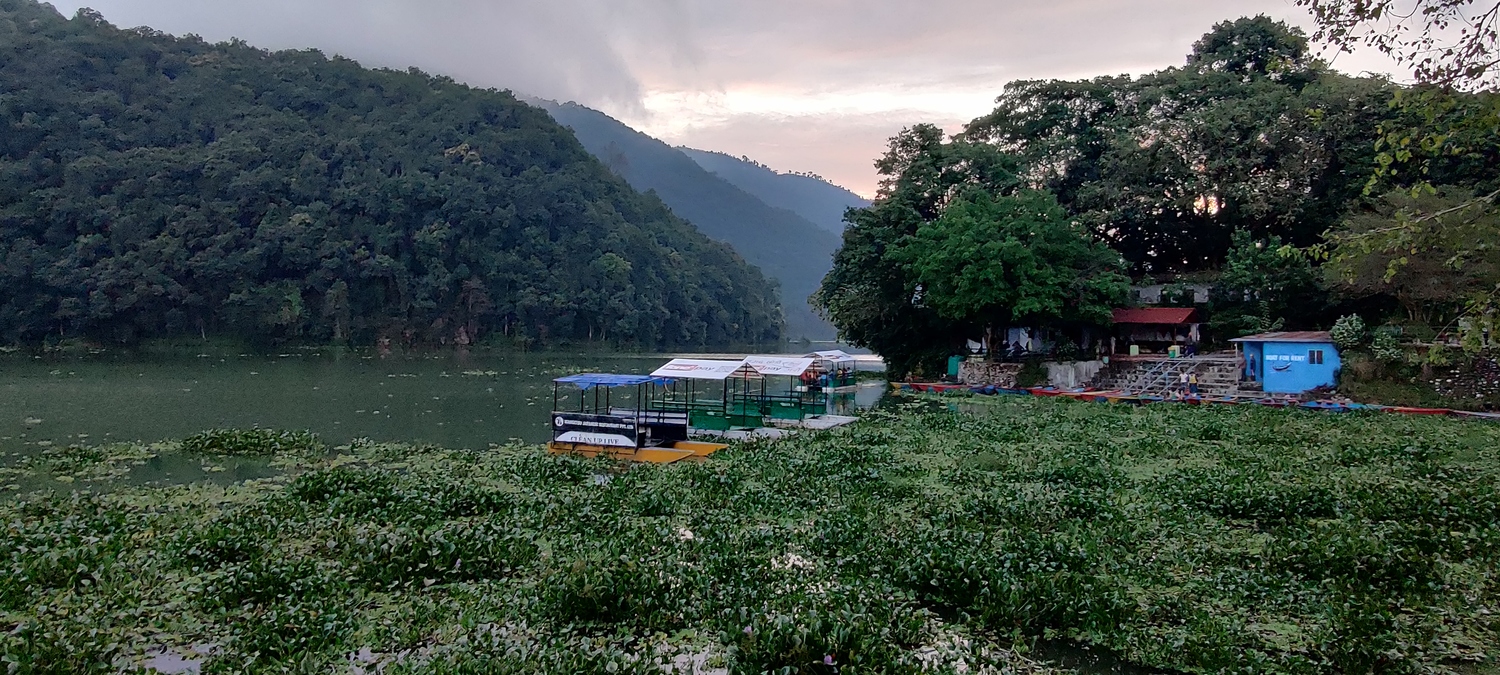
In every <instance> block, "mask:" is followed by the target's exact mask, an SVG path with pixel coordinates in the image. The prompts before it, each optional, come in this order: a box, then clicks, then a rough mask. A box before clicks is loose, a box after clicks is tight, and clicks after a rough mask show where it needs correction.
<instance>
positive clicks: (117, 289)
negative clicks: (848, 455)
mask: <svg viewBox="0 0 1500 675" xmlns="http://www.w3.org/2000/svg"><path fill="white" fill-rule="evenodd" d="M0 91H3V92H4V95H3V96H0V120H3V124H4V125H5V128H6V131H5V133H3V134H0V260H3V261H5V263H4V264H3V265H0V339H3V340H4V341H6V342H28V343H35V342H41V341H44V340H57V339H66V338H74V337H83V338H91V339H99V340H108V341H114V342H130V341H134V340H138V339H142V338H147V337H170V336H173V335H185V334H191V335H195V336H196V335H208V334H224V335H232V336H236V337H241V338H246V339H252V340H263V341H273V342H274V341H309V342H329V341H335V342H366V343H367V342H370V341H373V340H376V339H379V338H390V339H394V340H400V341H406V342H412V343H423V342H426V343H455V342H456V343H469V342H477V341H485V340H504V341H521V342H524V343H532V342H541V343H557V342H569V341H594V342H601V343H610V344H624V345H640V346H652V347H669V346H707V345H726V344H731V343H741V344H743V343H755V342H765V341H769V340H776V339H778V338H779V337H780V336H781V327H782V318H781V312H780V308H779V307H778V303H777V300H776V297H775V291H774V287H773V285H772V284H770V283H768V282H767V281H766V279H765V278H764V277H763V276H762V275H761V273H760V272H759V271H758V270H756V269H754V268H753V267H751V266H749V265H747V264H746V263H745V261H744V260H743V259H741V257H740V256H739V255H737V254H735V253H734V252H733V251H732V250H731V249H730V248H729V247H728V246H725V245H723V244H720V243H716V242H713V241H710V240H709V239H708V238H706V237H704V236H703V235H702V234H700V233H699V232H698V231H697V230H695V229H694V228H693V227H692V226H691V225H689V224H688V223H686V222H684V221H683V220H682V219H680V218H678V217H677V216H675V215H673V214H672V212H671V211H670V210H669V209H668V208H667V206H666V205H664V204H663V203H662V202H661V200H659V199H657V198H656V197H654V196H650V195H642V194H640V193H638V192H636V191H635V190H633V189H632V188H631V186H630V185H628V184H626V182H625V181H623V180H621V179H620V178H618V177H617V176H616V175H614V174H613V173H612V172H611V171H610V170H609V169H607V168H606V167H605V166H604V165H603V164H601V163H600V162H598V161H597V160H595V159H594V158H593V157H592V156H590V154H589V153H588V152H587V151H586V150H585V149H584V147H583V146H582V145H580V144H579V142H578V141H577V140H576V139H575V138H574V136H573V135H572V134H570V133H569V132H568V131H567V130H566V129H564V128H562V127H561V126H559V125H558V124H557V123H555V122H554V121H553V120H552V119H551V118H550V117H549V116H548V115H547V114H546V113H545V112H543V111H541V110H538V109H536V108H533V107H531V106H528V105H526V104H524V103H522V102H520V101H518V100H516V99H515V98H514V97H513V96H512V95H511V94H509V93H508V92H498V91H493V90H481V89H476V88H473V87H469V86H464V85H461V84H458V83H456V82H455V81H453V80H452V79H450V78H446V77H435V76H430V75H427V74H424V73H422V72H420V71H416V70H411V71H407V72H397V71H390V70H371V69H367V68H364V67H361V66H360V65H359V64H358V63H356V62H354V61H352V60H349V59H344V58H328V57H326V56H324V55H323V54H322V53H321V52H318V51H315V50H306V51H282V52H268V51H265V50H261V49H256V48H254V47H251V46H249V45H247V44H245V43H243V42H240V41H233V42H229V43H220V44H210V43H208V42H205V41H203V40H201V39H198V38H196V37H186V38H177V37H173V36H171V35H167V34H164V33H160V32H157V31H154V30H151V29H149V28H138V29H130V30H122V29H119V28H116V27H115V26H112V25H110V24H109V23H108V22H106V21H105V20H104V18H103V17H102V16H100V15H99V14H97V13H94V12H91V11H81V12H79V14H78V16H76V17H75V18H73V19H67V18H64V17H63V16H62V15H60V14H59V13H57V12H56V11H55V10H53V9H52V7H51V6H49V5H43V4H39V3H37V2H35V1H34V0H0ZM824 262H825V264H826V261H824Z"/></svg>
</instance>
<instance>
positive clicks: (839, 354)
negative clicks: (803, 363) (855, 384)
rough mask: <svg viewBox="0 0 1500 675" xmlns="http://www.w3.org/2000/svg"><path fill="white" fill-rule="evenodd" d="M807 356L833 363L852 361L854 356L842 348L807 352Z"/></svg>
mask: <svg viewBox="0 0 1500 675" xmlns="http://www.w3.org/2000/svg"><path fill="white" fill-rule="evenodd" d="M807 358H809V359H817V360H819V361H832V362H834V363H844V362H851V363H852V362H853V361H854V357H853V356H850V355H849V354H848V353H847V352H845V351H843V350H834V351H831V352H813V353H811V354H808V355H807Z"/></svg>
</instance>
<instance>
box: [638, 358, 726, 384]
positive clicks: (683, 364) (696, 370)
mask: <svg viewBox="0 0 1500 675" xmlns="http://www.w3.org/2000/svg"><path fill="white" fill-rule="evenodd" d="M742 365H744V362H743V361H707V360H703V359H672V361H671V362H670V363H668V364H667V365H665V366H662V367H660V368H657V369H656V372H654V373H651V376H652V377H670V378H673V379H678V380H725V379H728V378H729V376H730V375H733V374H734V372H735V371H736V370H739V369H740V366H742Z"/></svg>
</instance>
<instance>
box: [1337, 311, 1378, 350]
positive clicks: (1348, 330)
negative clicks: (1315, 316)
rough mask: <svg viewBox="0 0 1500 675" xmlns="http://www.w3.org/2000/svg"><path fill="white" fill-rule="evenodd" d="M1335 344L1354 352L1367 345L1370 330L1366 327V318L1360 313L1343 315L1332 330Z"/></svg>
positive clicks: (1340, 348)
mask: <svg viewBox="0 0 1500 675" xmlns="http://www.w3.org/2000/svg"><path fill="white" fill-rule="evenodd" d="M1330 333H1331V335H1332V337H1333V344H1334V346H1336V347H1338V348H1339V350H1341V351H1345V352H1352V351H1354V350H1356V349H1359V348H1360V347H1363V346H1365V342H1366V341H1367V340H1369V338H1370V331H1369V329H1368V328H1366V327H1365V320H1364V318H1363V317H1361V316H1360V315H1358V314H1350V315H1348V316H1345V317H1341V318H1340V319H1339V320H1338V321H1337V322H1335V323H1334V324H1333V330H1332V331H1330Z"/></svg>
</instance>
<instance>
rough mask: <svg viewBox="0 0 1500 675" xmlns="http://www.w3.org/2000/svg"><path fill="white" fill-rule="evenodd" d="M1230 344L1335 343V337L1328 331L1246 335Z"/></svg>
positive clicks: (1295, 331)
mask: <svg viewBox="0 0 1500 675" xmlns="http://www.w3.org/2000/svg"><path fill="white" fill-rule="evenodd" d="M1230 342H1333V335H1332V334H1331V333H1329V332H1328V331H1326V330H1293V331H1278V332H1275V333H1261V334H1260V335H1246V336H1245V337H1242V338H1235V339H1233V340H1230Z"/></svg>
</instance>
